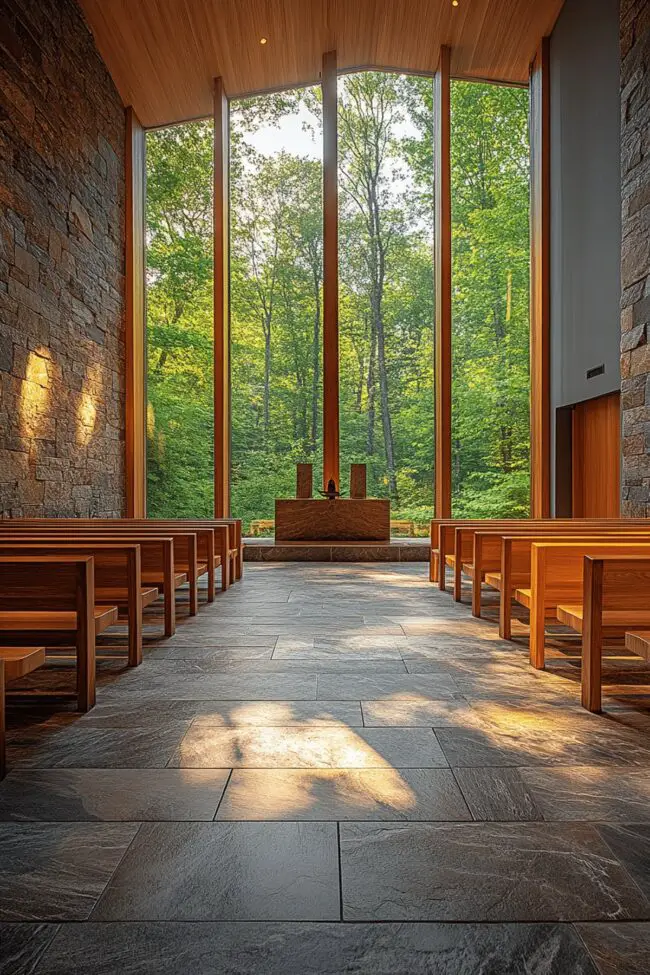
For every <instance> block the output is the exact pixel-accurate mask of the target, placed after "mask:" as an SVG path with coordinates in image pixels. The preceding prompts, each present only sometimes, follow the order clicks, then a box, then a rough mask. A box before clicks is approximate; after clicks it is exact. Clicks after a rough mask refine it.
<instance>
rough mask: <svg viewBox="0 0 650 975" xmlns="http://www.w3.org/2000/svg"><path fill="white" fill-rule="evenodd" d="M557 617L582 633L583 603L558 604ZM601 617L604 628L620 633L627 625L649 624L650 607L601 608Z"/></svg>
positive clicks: (611, 632) (613, 633)
mask: <svg viewBox="0 0 650 975" xmlns="http://www.w3.org/2000/svg"><path fill="white" fill-rule="evenodd" d="M557 618H558V620H559V621H560V623H564V625H565V626H570V627H571V629H572V630H575V631H576V633H582V628H583V622H584V605H583V604H582V603H578V604H574V605H564V604H563V605H561V606H559V605H558V607H557ZM601 619H602V626H603V629H604V630H606V631H609V632H610V634H611V635H622V633H623V632H624V631H625V629H626V628H627V627H629V626H650V609H647V610H643V609H637V610H631V609H629V610H626V609H606V610H603V612H602V614H601ZM640 656H641V655H640Z"/></svg>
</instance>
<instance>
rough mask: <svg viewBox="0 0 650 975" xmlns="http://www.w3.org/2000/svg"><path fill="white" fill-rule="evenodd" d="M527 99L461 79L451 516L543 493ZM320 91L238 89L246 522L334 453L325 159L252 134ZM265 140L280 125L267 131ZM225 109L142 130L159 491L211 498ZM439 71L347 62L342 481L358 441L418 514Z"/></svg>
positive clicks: (181, 500)
mask: <svg viewBox="0 0 650 975" xmlns="http://www.w3.org/2000/svg"><path fill="white" fill-rule="evenodd" d="M527 112H528V98H527V92H526V91H525V90H523V89H514V88H505V87H500V86H494V85H486V84H473V83H465V82H454V83H453V89H452V113H453V117H452V132H453V138H452V185H453V296H452V297H453V404H452V406H453V416H452V427H453V431H452V432H453V445H452V447H453V451H452V459H453V470H452V477H453V495H454V513H455V514H458V515H465V516H467V515H476V516H487V515H499V516H504V515H514V516H517V515H524V514H525V513H526V511H527V505H528V454H529V432H528V397H529V379H528V273H529V272H528V263H529V230H528V206H529V204H528V182H529V172H528V167H529V149H528V122H527ZM288 117H294V118H295V119H299V120H300V122H301V125H302V126H303V128H305V129H310V130H311V131H312V135H313V136H314V138H315V140H316V141H318V140H320V118H321V112H320V91H319V89H303V90H298V91H294V92H286V93H281V94H273V95H267V96H259V97H257V98H254V99H249V100H246V101H242V102H239V103H234V104H233V106H232V109H231V125H230V133H231V173H230V177H231V197H230V199H231V218H230V219H231V256H230V259H231V370H232V374H231V400H232V403H231V408H232V472H231V480H232V496H233V497H232V504H233V513H234V514H235V515H237V516H238V517H241V518H242V519H243V521H244V525H245V528H247V527H248V525H249V523H250V521H252V520H253V519H262V518H272V517H273V504H274V499H275V498H276V497H282V496H291V495H292V494H293V493H294V489H295V464H296V463H297V462H299V461H312V462H313V463H314V480H315V486H316V487H318V486H320V485H319V483H318V482H319V479H320V468H321V464H322V291H323V280H322V277H323V271H322V164H321V161H320V158H318V156H317V155H316V154H314V153H306V152H305V151H304V144H305V143H304V140H296V142H297V143H298V144H297V145H295V146H293V145H291V144H289V145H288V146H287V144H286V141H287V140H286V137H285V139H284V141H283V143H282V147H281V148H280V149H279V150H276V149H275V148H274V150H272V151H268V150H261V149H260V148H259V146H256V144H255V139H253V138H251V136H252V135H253V134H254V133H256V132H258V131H259V130H260V128H261V127H266V129H267V130H268V129H269V127H270V128H271V130H273V128H274V127H275V128H277V129H278V131H279V130H280V128H281V126H282V122H283V120H284V119H286V118H288ZM267 141H268V140H267ZM212 165H213V162H212V125H211V122H209V121H200V122H192V123H187V124H184V125H179V126H174V127H170V128H166V129H160V130H157V131H155V132H152V133H149V134H148V137H147V241H148V260H147V276H148V295H147V301H148V308H147V320H148V342H147V345H148V457H147V461H148V472H147V481H148V510H149V513H150V514H151V515H153V516H170V517H171V516H176V517H183V516H208V515H210V514H211V511H212V491H213V487H212V484H213V476H212V465H213V418H212V399H213V385H212V280H213V278H212V274H213V268H212ZM433 171H434V144H433V92H432V84H431V80H430V79H426V78H419V77H413V76H400V75H391V74H385V73H375V72H364V73H359V74H355V75H350V76H347V77H345V78H343V79H341V81H340V83H339V197H340V200H339V274H340V296H339V318H340V386H341V391H340V424H341V434H340V437H341V471H342V481H343V483H342V489H343V490H344V491H345V490H346V488H347V478H346V477H345V472H346V471H347V470H348V469H349V464H350V463H352V462H365V463H366V464H367V466H368V485H369V492H370V493H371V494H373V495H375V496H380V497H390V498H391V502H392V504H391V510H392V517H393V518H394V519H406V520H412V521H415V522H416V523H418V524H420V525H422V526H424V525H426V523H427V521H428V519H429V518H430V517H431V514H432V507H433V481H434V470H433V464H434V370H433V357H434V348H433V340H434V333H433V319H434V273H433V198H434V193H433Z"/></svg>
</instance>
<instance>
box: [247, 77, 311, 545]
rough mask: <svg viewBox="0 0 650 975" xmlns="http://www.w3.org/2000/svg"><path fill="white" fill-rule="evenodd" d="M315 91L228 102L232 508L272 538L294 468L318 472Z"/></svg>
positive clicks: (291, 491) (292, 485) (291, 490)
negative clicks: (276, 512) (280, 502)
mask: <svg viewBox="0 0 650 975" xmlns="http://www.w3.org/2000/svg"><path fill="white" fill-rule="evenodd" d="M321 117H322V112H321V99H320V89H319V88H307V89H300V90H298V91H292V92H284V93H281V94H272V95H262V96H259V97H256V98H251V99H247V100H245V101H241V102H236V103H234V104H233V105H232V106H231V115H230V139H231V174H230V175H231V190H230V192H231V198H230V199H231V206H230V214H231V216H230V218H231V232H230V233H231V272H230V274H231V277H230V300H231V368H232V477H231V484H232V509H233V514H234V515H236V516H237V517H238V518H241V519H242V521H243V528H244V532H245V533H254V534H262V535H263V534H271V533H272V526H271V525H268V524H267V525H264V524H262V525H260V524H257V525H255V524H252V523H254V522H260V521H261V522H267V523H268V521H270V520H271V519H272V518H273V514H274V501H275V498H278V497H295V492H296V464H297V463H299V462H306V463H313V465H314V487H315V488H317V487H318V486H319V485H320V481H321V476H322V475H321V469H322V324H321V318H322V311H321V309H322V287H323V254H322V251H323V240H322V237H323V230H322V219H323V218H322V177H323V173H322V131H321Z"/></svg>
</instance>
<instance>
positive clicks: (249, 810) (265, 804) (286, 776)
mask: <svg viewBox="0 0 650 975" xmlns="http://www.w3.org/2000/svg"><path fill="white" fill-rule="evenodd" d="M217 819H228V820H238V819H241V820H246V819H249V820H250V819H257V820H274V819H299V820H346V819H347V820H365V819H368V820H400V819H404V820H409V821H416V820H425V821H426V820H442V821H464V820H468V819H471V816H470V813H469V811H468V809H467V805H466V804H465V801H464V799H463V797H462V794H461V792H460V789H459V788H458V785H457V784H456V781H455V780H454V776H453V773H452V772H451V771H450V770H449V769H437V768H432V769H396V768H391V767H387V768H383V769H308V770H307V769H305V770H303V769H282V770H278V769H235V770H234V772H233V774H232V776H231V778H230V781H229V783H228V788H227V790H226V793H225V795H224V798H223V801H222V803H221V805H220V807H219V813H218V815H217Z"/></svg>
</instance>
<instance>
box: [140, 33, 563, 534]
mask: <svg viewBox="0 0 650 975" xmlns="http://www.w3.org/2000/svg"><path fill="white" fill-rule="evenodd" d="M549 53H550V41H549V38H547V37H545V38H543V39H542V41H541V43H540V46H539V48H538V51H537V53H536V55H535V59H534V60H533V63H532V64H531V72H530V105H531V108H530V118H531V125H530V129H531V286H530V346H531V349H530V389H531V393H530V407H531V420H530V425H531V515H532V516H533V517H538V518H539V517H548V516H549V515H550V507H551V505H550V495H551V492H550V477H551V464H550V324H549V318H550V142H549V139H550V88H549ZM368 70H370V69H368ZM376 70H379V69H376ZM337 80H338V72H337V57H336V51H328V52H327V53H325V54H324V55H323V61H322V73H321V85H322V92H323V392H322V395H323V486H324V487H325V486H326V484H327V482H328V480H330V479H333V480H334V482H335V484H336V486H337V488H339V487H340V442H339V436H340V426H339V318H338V315H339V309H338V300H339V269H338V261H339V253H338V250H339V248H338V124H337V113H338V99H337ZM451 80H452V79H451V49H450V48H449V47H447V46H443V47H441V49H440V59H439V64H438V70H437V71H436V72H435V75H434V156H435V173H434V180H435V185H434V189H435V231H434V233H435V239H434V242H433V244H434V253H435V295H436V301H435V403H434V409H435V485H434V486H435V515H436V517H438V518H447V517H450V516H451V512H452V479H451V460H452V457H451V454H452V450H451V446H452V416H451V412H452V409H451V403H452V312H451V288H452V220H451ZM213 94H214V101H213V122H214V175H213V180H214V186H213V188H214V202H213V208H214V209H213V216H214V243H213V254H214V284H213V289H214V292H213V293H214V312H213V314H214V359H213V363H214V513H215V516H216V517H228V516H229V515H230V498H231V485H230V473H231V416H230V411H231V395H230V379H231V369H230V294H229V287H230V281H229V272H230V255H229V243H230V242H229V232H230V214H229V204H230V201H229V114H230V113H229V101H228V97H227V95H226V92H225V89H224V85H223V79H222V78H220V77H219V78H215V79H214V87H213ZM145 167H146V164H145V130H144V128H143V127H142V125H141V124H140V122H139V120H138V118H137V116H136V115H135V113H134V112H133V109H132V108H127V109H126V170H125V175H126V235H125V236H126V513H127V516H129V517H144V516H145V514H146V396H145V390H146V342H145V321H146V314H145V309H146V285H145V273H146V267H145V232H146V231H145V203H146V189H145V172H146V169H145ZM143 380H144V381H143Z"/></svg>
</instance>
